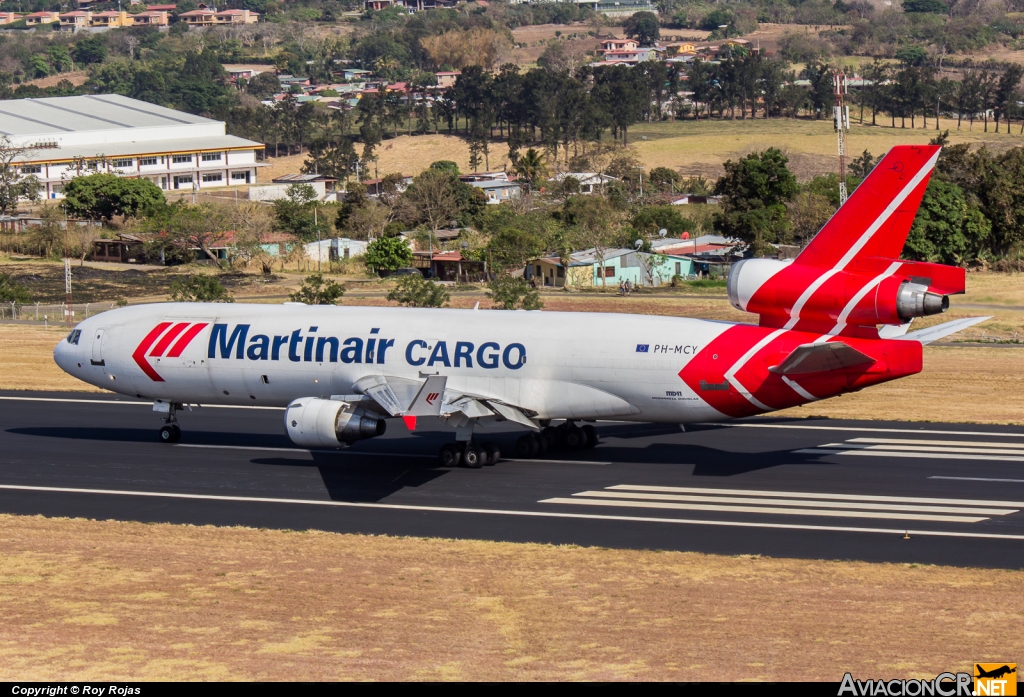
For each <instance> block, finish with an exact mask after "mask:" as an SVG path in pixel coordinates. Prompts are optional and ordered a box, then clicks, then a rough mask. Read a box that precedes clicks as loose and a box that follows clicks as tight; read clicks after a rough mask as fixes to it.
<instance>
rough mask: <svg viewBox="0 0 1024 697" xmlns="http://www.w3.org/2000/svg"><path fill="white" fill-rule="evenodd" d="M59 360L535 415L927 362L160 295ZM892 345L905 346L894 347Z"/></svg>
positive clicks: (238, 400) (604, 413) (708, 336)
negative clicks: (461, 398)
mask: <svg viewBox="0 0 1024 697" xmlns="http://www.w3.org/2000/svg"><path fill="white" fill-rule="evenodd" d="M77 330H80V334H79V335H77V336H75V335H74V334H73V335H72V337H73V338H74V339H75V343H72V342H69V341H62V342H61V343H60V344H59V345H58V346H57V348H56V349H55V351H54V358H55V360H56V362H57V363H58V365H60V367H61V368H63V369H64V370H65V371H67V372H68V373H70V374H71V375H74V376H75V377H77V378H79V379H81V380H83V381H85V382H88V383H91V384H93V385H97V386H99V387H102V388H104V389H108V390H112V391H114V392H119V393H121V394H125V395H131V396H135V397H140V398H144V399H152V400H154V401H162V402H169V403H186V404H187V403H192V404H196V403H198V404H230V405H252V406H285V405H287V404H289V403H290V402H292V401H293V400H295V399H299V398H303V397H320V396H322V397H329V396H331V395H350V394H353V393H355V392H358V391H359V390H358V388H357V384H358V383H360V381H365V379H366V378H367V377H370V376H377V375H379V376H384V377H386V378H389V379H390V378H394V379H398V380H405V381H420V382H422V381H423V380H424V379H425V378H426V377H427V376H430V375H444V376H447V389H446V391H445V394H446V395H448V394H449V393H451V394H453V395H454V394H468V395H474V396H477V397H482V398H486V399H492V400H498V401H500V402H503V403H506V404H510V405H516V406H518V407H520V408H522V409H524V410H525V411H527V412H528V413H530V414H531V416H535V417H536V418H537V419H577V420H596V419H619V420H634V421H646V422H667V423H694V422H706V421H717V420H722V419H727V418H730V417H736V416H743V415H747V414H751V413H761V412H764V411H770V410H773V409H780V408H786V407H790V406H794V405H797V404H803V403H806V402H807V401H810V400H811V399H820V398H825V397H829V396H832V395H834V394H839V393H841V392H846V391H850V390H853V389H860V388H861V387H863V386H865V385H867V384H874V383H877V382H882V381H885V380H889V379H893V378H895V377H899V376H901V375H906V374H910V373H913V372H917V371H919V370H920V344H918V343H916V342H892V341H880V340H874V341H870V342H868V341H865V342H862V343H864V344H865V345H868V344H870V345H872V348H873V349H875V350H877V349H878V348H879V347H881V346H882V345H885V346H888V347H890V350H891V351H896V352H897V353H899V356H898V360H895V361H894V360H893V358H892V357H889V358H888V360H887V362H885V370H882V371H877V370H876V371H875V373H874V374H873V375H872V374H871V373H870V371H869V372H867V373H865V372H864V371H861V372H859V373H858V374H857V375H856V376H853V377H851V376H850V375H847V374H841V375H837V374H832V375H831V377H830V379H829V380H828V381H827V382H824V383H823V382H820V381H819V382H817V383H814V384H805V385H804V386H800V385H798V384H796V383H793V381H788V382H790V383H792V384H787V381H785V378H780V376H777V375H775V374H773V373H772V372H771V371H770V370H769V368H771V367H772V366H773V365H776V364H777V363H779V362H780V361H781V360H782V359H783V358H784V357H785V356H786V355H787V354H788V353H790V352H791V351H792V350H793V348H794V347H796V346H799V345H801V344H808V343H811V342H814V341H816V340H820V339H821V338H822V337H821V336H820V335H819V334H811V333H806V332H798V331H789V330H787V331H779V330H772V329H770V328H762V327H757V326H753V325H744V324H732V323H727V322H717V321H707V320H697V319H686V318H677V317H661V316H647V315H628V314H604V313H562V312H522V311H520V312H507V311H495V310H456V309H406V308H386V307H326V306H305V305H299V304H286V305H255V304H241V303H239V304H206V303H165V304H152V305H139V306H134V307H129V308H123V309H118V310H112V311H109V312H105V313H102V314H100V315H97V316H95V317H92V318H90V319H88V320H85V321H84V322H82V323H80V324H79V325H78V327H77ZM896 344H899V346H893V345H896Z"/></svg>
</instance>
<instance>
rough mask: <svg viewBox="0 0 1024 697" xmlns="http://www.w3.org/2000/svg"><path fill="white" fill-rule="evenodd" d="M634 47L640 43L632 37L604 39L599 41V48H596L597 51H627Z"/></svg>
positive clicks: (638, 46) (637, 46)
mask: <svg viewBox="0 0 1024 697" xmlns="http://www.w3.org/2000/svg"><path fill="white" fill-rule="evenodd" d="M636 48H640V44H639V43H637V42H636V41H635V40H633V39H605V40H604V41H602V42H601V48H600V49H599V50H598V53H608V52H609V51H629V50H632V49H636Z"/></svg>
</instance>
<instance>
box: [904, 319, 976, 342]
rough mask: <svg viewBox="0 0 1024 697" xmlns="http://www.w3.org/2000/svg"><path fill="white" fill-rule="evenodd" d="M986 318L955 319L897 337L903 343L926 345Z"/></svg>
mask: <svg viewBox="0 0 1024 697" xmlns="http://www.w3.org/2000/svg"><path fill="white" fill-rule="evenodd" d="M987 319H992V317H991V316H988V317H965V318H964V319H955V320H953V321H952V322H944V323H943V324H937V325H935V326H934V327H928V328H927V329H918V330H917V331H916V332H910V333H909V334H904V335H903V336H901V337H897V338H899V339H900V340H903V341H920V342H921V343H922V344H925V345H928V344H930V343H932V342H933V341H938V340H939V339H943V338H945V337H947V336H949V335H950V334H956V333H957V332H959V331H962V330H964V329H967V327H973V326H974V325H975V324H978V323H979V322H984V321H985V320H987Z"/></svg>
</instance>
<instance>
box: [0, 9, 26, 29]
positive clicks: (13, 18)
mask: <svg viewBox="0 0 1024 697" xmlns="http://www.w3.org/2000/svg"><path fill="white" fill-rule="evenodd" d="M21 18H22V15H20V14H17V13H15V12H0V26H2V25H4V24H11V23H13V22H17V21H18V20H20V19H21Z"/></svg>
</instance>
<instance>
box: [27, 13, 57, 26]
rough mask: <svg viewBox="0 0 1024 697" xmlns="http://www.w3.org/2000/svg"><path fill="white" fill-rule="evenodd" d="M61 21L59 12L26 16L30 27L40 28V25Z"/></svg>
mask: <svg viewBox="0 0 1024 697" xmlns="http://www.w3.org/2000/svg"><path fill="white" fill-rule="evenodd" d="M59 21H60V13H59V12H33V13H32V14H30V15H25V24H26V25H27V26H30V27H38V26H39V25H40V24H53V23H54V22H59Z"/></svg>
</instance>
